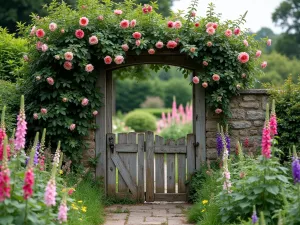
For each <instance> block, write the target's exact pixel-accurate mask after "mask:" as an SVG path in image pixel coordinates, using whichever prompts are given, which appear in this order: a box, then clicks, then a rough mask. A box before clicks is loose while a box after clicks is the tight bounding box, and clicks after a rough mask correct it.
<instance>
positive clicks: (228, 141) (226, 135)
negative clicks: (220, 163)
mask: <svg viewBox="0 0 300 225" xmlns="http://www.w3.org/2000/svg"><path fill="white" fill-rule="evenodd" d="M225 139H226V148H227V150H228V154H229V153H230V147H231V146H230V136H229V134H228V133H227V134H225Z"/></svg>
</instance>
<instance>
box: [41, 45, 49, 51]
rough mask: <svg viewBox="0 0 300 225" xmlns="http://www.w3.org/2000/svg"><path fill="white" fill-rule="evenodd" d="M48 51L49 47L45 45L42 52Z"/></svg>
mask: <svg viewBox="0 0 300 225" xmlns="http://www.w3.org/2000/svg"><path fill="white" fill-rule="evenodd" d="M47 50H48V45H46V44H43V45H42V52H46V51H47Z"/></svg>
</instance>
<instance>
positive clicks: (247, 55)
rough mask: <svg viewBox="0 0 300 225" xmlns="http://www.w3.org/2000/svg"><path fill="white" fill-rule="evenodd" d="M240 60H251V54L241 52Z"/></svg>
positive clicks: (244, 61)
mask: <svg viewBox="0 0 300 225" xmlns="http://www.w3.org/2000/svg"><path fill="white" fill-rule="evenodd" d="M238 60H239V61H240V63H246V62H248V61H249V54H248V53H247V52H241V53H240V54H239V55H238Z"/></svg>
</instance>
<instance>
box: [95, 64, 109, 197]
mask: <svg viewBox="0 0 300 225" xmlns="http://www.w3.org/2000/svg"><path fill="white" fill-rule="evenodd" d="M96 87H97V88H99V89H100V91H101V93H102V95H103V98H102V102H103V103H104V105H103V106H102V107H101V108H100V109H99V110H98V112H99V113H98V115H97V116H96V124H97V125H98V126H99V128H98V129H97V130H96V134H95V141H96V156H99V155H100V157H99V158H98V162H97V167H96V176H97V177H103V184H104V192H105V194H106V188H107V183H106V133H107V132H106V102H105V100H106V71H105V69H103V68H101V69H100V74H99V77H98V80H97V83H96Z"/></svg>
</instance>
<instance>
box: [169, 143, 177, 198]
mask: <svg viewBox="0 0 300 225" xmlns="http://www.w3.org/2000/svg"><path fill="white" fill-rule="evenodd" d="M175 144H176V143H175V141H174V140H169V141H168V145H170V146H174V145H175ZM167 192H168V193H175V154H173V153H170V154H167Z"/></svg>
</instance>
